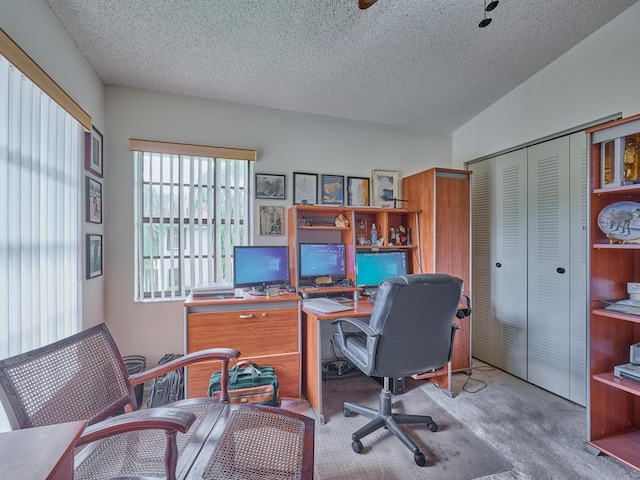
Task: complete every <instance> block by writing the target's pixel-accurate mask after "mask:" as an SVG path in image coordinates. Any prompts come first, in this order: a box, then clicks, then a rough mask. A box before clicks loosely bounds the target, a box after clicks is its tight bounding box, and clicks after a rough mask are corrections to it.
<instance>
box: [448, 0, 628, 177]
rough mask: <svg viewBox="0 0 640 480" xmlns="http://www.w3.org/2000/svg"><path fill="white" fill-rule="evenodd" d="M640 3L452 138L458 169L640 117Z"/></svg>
mask: <svg viewBox="0 0 640 480" xmlns="http://www.w3.org/2000/svg"><path fill="white" fill-rule="evenodd" d="M638 25H640V3H637V4H635V5H634V6H632V7H631V8H629V9H628V10H626V11H625V12H623V13H622V14H621V15H620V16H618V17H617V18H615V19H614V20H612V21H611V22H609V23H608V24H607V25H605V26H604V27H602V28H601V29H600V30H598V31H597V32H595V33H594V34H592V35H591V36H589V37H588V38H587V39H585V40H584V41H582V42H581V43H580V44H578V45H577V46H575V47H574V48H573V49H571V50H570V51H569V52H567V53H566V54H564V55H563V56H562V57H560V58H559V59H558V60H557V61H555V62H554V63H552V64H550V65H549V66H547V67H546V68H545V69H543V70H542V71H540V72H538V73H537V74H536V75H534V76H533V77H531V78H530V79H529V80H528V81H526V82H525V83H523V84H522V85H520V86H518V87H517V88H515V89H514V90H513V91H512V92H511V93H509V94H508V95H506V96H505V97H503V98H502V99H500V100H499V101H498V102H496V103H495V104H493V105H491V106H490V107H489V108H487V109H486V110H485V111H484V112H482V113H481V114H479V115H477V116H476V117H475V118H473V119H472V120H470V121H469V122H467V123H466V124H465V125H463V126H462V127H460V128H459V129H458V130H456V131H455V132H454V133H453V137H452V148H453V161H452V163H453V165H454V167H457V168H461V167H462V166H463V164H464V162H466V161H469V160H473V159H476V158H480V157H484V156H487V155H490V154H493V153H496V152H500V151H503V150H506V149H509V148H513V147H515V146H518V145H521V144H524V143H527V142H530V141H533V140H537V139H540V138H543V137H545V136H548V135H552V134H555V133H558V132H563V131H565V130H568V129H572V128H575V127H578V126H582V125H584V124H587V123H590V122H593V121H596V120H599V119H603V118H605V117H609V116H611V115H614V114H619V113H621V114H622V116H623V117H628V116H630V115H634V114H637V113H640V95H639V94H638V79H640V60H638V45H640V29H639V28H638Z"/></svg>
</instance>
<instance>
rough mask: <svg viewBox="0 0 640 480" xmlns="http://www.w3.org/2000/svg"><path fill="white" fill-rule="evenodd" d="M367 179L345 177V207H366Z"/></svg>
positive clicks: (367, 196) (367, 202) (367, 194)
mask: <svg viewBox="0 0 640 480" xmlns="http://www.w3.org/2000/svg"><path fill="white" fill-rule="evenodd" d="M369 180H370V179H369V178H366V177H347V205H350V206H352V207H368V206H369V205H370V203H369V191H370V187H369Z"/></svg>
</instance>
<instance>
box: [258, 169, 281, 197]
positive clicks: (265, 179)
mask: <svg viewBox="0 0 640 480" xmlns="http://www.w3.org/2000/svg"><path fill="white" fill-rule="evenodd" d="M286 179H287V176H286V175H271V174H267V173H256V198H268V199H270V200H284V199H285V196H286V195H285V193H286V189H285V186H286Z"/></svg>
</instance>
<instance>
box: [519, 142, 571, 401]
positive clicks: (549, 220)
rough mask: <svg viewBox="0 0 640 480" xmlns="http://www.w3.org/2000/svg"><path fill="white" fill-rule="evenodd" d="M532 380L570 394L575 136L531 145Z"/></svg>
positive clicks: (529, 355)
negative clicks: (571, 165) (571, 186)
mask: <svg viewBox="0 0 640 480" xmlns="http://www.w3.org/2000/svg"><path fill="white" fill-rule="evenodd" d="M528 155H529V159H528V167H529V195H528V196H529V202H528V204H529V269H528V273H529V295H528V299H529V302H528V318H529V325H528V380H529V381H530V382H531V383H533V384H535V385H538V386H540V387H542V388H544V389H546V390H549V391H551V392H553V393H556V394H558V395H561V396H563V397H565V398H567V397H568V396H569V381H568V379H569V339H570V331H569V315H570V309H569V305H570V302H569V301H568V299H569V298H570V292H569V286H570V282H569V278H570V277H569V276H570V271H569V270H570V268H569V189H568V188H567V186H568V185H569V138H568V137H562V138H558V139H555V140H552V141H549V142H545V143H541V144H538V145H535V146H532V147H529V149H528Z"/></svg>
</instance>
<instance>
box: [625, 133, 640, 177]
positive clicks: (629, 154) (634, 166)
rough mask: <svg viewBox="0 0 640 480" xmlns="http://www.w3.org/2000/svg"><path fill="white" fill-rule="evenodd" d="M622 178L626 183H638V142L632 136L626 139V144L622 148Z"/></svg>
mask: <svg viewBox="0 0 640 480" xmlns="http://www.w3.org/2000/svg"><path fill="white" fill-rule="evenodd" d="M624 179H625V182H628V183H638V181H640V159H639V158H638V144H637V142H636V141H635V139H634V138H629V139H628V140H627V145H626V147H625V149H624Z"/></svg>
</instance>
